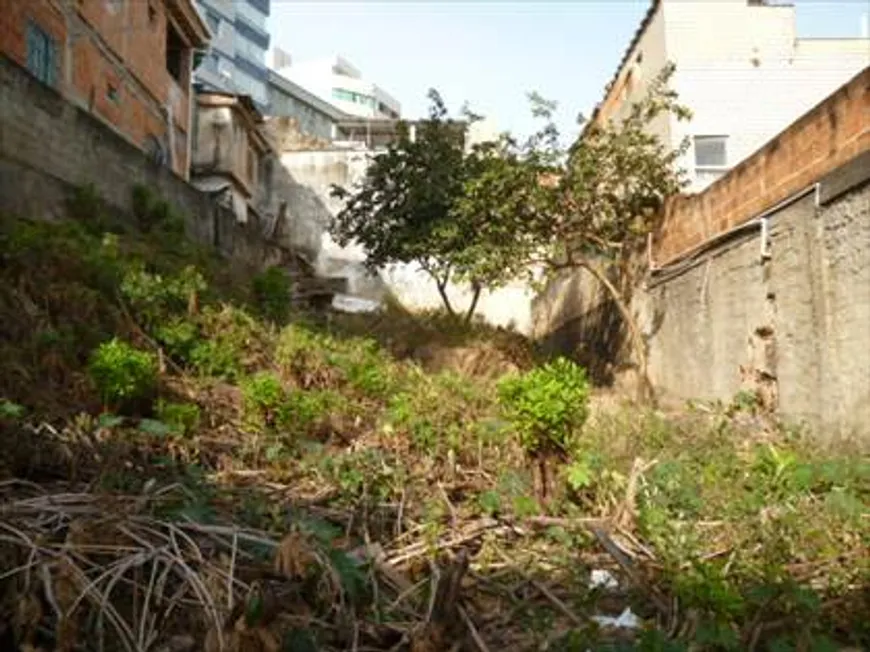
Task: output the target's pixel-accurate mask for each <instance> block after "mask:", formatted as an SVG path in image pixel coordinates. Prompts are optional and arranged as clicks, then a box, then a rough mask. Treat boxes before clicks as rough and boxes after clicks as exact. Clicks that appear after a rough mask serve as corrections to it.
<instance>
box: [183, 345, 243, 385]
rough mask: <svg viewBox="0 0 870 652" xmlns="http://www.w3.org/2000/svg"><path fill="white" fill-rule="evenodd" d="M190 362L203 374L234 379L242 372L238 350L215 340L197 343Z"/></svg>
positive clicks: (191, 353)
mask: <svg viewBox="0 0 870 652" xmlns="http://www.w3.org/2000/svg"><path fill="white" fill-rule="evenodd" d="M190 363H191V364H192V365H193V368H194V369H196V371H197V372H198V373H199V374H200V375H201V376H209V377H213V378H223V379H224V380H229V381H233V380H235V379H236V378H238V377H239V376H240V375H241V373H242V366H241V362H240V361H239V357H238V355H237V354H236V351H235V350H234V349H232V348H231V347H228V346H224V345H222V344H221V343H220V342H216V341H214V340H205V341H200V342H198V343H197V344H195V345H194V346H193V348H192V349H191V351H190Z"/></svg>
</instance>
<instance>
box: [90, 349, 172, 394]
mask: <svg viewBox="0 0 870 652" xmlns="http://www.w3.org/2000/svg"><path fill="white" fill-rule="evenodd" d="M88 373H89V374H90V377H91V379H92V380H93V382H94V384H95V385H96V387H97V390H98V391H99V393H100V396H101V397H102V399H103V403H104V404H106V405H117V404H121V403H125V402H127V401H135V400H140V399H146V398H148V397H149V396H150V395H151V394H152V392H153V391H154V389H155V388H156V386H157V360H156V358H155V356H154V355H153V354H152V353H149V352H147V351H140V350H139V349H136V348H134V347H132V346H130V345H129V344H127V343H126V342H124V341H123V340H119V339H118V338H113V339H111V340H110V341H108V342H105V343H103V344H101V345H100V346H99V347H98V348H97V349H96V350H95V351H94V352H93V354H92V355H91V359H90V363H89V365H88Z"/></svg>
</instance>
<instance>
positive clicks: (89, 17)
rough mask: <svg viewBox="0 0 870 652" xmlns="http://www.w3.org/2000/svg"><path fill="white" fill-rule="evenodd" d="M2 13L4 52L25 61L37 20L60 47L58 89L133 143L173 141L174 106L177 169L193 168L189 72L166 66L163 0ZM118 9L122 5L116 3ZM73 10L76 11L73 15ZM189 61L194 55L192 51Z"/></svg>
mask: <svg viewBox="0 0 870 652" xmlns="http://www.w3.org/2000/svg"><path fill="white" fill-rule="evenodd" d="M3 7H4V8H3V11H2V12H0V54H6V55H7V56H9V57H10V58H11V59H12V60H13V61H15V62H16V63H18V64H20V65H22V66H26V63H27V44H26V26H27V23H28V21H33V22H35V23H36V24H38V25H39V27H40V28H41V29H43V30H44V31H45V32H47V33H48V34H49V35H50V36H51V37H52V38H53V39H54V41H55V45H56V47H57V59H58V61H57V63H58V67H57V88H58V90H60V91H61V92H62V93H63V94H64V95H66V96H67V97H68V98H69V99H71V100H72V101H74V102H76V103H78V104H79V105H80V106H83V107H87V109H88V110H89V111H91V112H93V113H94V114H95V115H97V116H99V117H100V118H101V119H103V120H105V121H106V122H107V123H109V124H110V125H112V126H113V127H114V128H115V129H117V130H118V132H119V133H121V134H123V135H124V136H125V137H126V138H128V139H129V140H130V141H131V142H132V143H134V144H136V145H137V146H139V147H145V146H146V143H147V142H148V140H149V137H154V138H157V139H158V140H159V141H161V142H162V143H163V144H164V146H167V147H168V145H169V142H170V138H169V135H168V131H169V129H170V127H169V125H168V124H167V118H166V116H165V113H164V111H165V107H166V106H167V105H171V106H172V109H173V111H172V113H173V126H172V129H173V130H174V132H175V141H176V147H175V152H174V161H175V165H174V169H175V171H176V173H177V174H179V175H180V176H182V177H186V176H187V170H188V168H189V161H188V153H187V132H188V130H189V124H188V123H189V119H190V110H189V106H190V105H189V96H190V93H189V90H188V89H189V77H190V75H189V73H185V74H184V75H183V77H182V79H181V80H180V82H176V81H175V80H173V79H172V77H171V75H170V74H169V72H168V71H167V69H166V56H165V50H166V32H167V25H168V24H169V23H168V21H169V18H168V15H167V11H166V6H165V1H164V0H141V1H136V2H123V3H118V4H117V6H115V5H114V4H112V3H108V2H105V0H79V2H77V3H76V8H77V12H78V13H77V14H76V13H70V15H68V16H65V15H64V12H63V11H62V9H61V7H60V6H59V4H57V2H56V1H55V0H7V1H6V2H5V3H4V5H3ZM113 7H115V8H113ZM74 16H77V17H76V18H74ZM184 56H185V57H186V59H185V66H187V65H188V64H189V57H190V53H189V52H187V53H186V54H185V55H184Z"/></svg>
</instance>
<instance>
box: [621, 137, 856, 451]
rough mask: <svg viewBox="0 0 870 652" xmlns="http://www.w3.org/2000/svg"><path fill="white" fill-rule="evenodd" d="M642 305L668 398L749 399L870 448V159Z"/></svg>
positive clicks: (675, 273) (669, 281)
mask: <svg viewBox="0 0 870 652" xmlns="http://www.w3.org/2000/svg"><path fill="white" fill-rule="evenodd" d="M814 181H817V182H818V184H819V185H818V190H817V191H816V190H810V191H809V192H807V193H806V194H805V195H804V196H802V197H799V198H797V199H795V200H794V201H793V202H791V203H788V204H787V205H784V206H783V207H782V208H780V209H779V210H777V211H776V212H773V213H771V214H770V216H769V218H768V219H769V222H768V224H769V242H768V243H767V245H768V250H769V257H762V255H761V254H762V244H763V243H762V237H763V235H764V232H763V231H762V229H761V228H760V226H759V225H752V226H748V227H747V228H746V229H744V230H743V231H742V232H738V233H735V234H734V235H733V236H732V237H731V238H730V239H729V240H728V241H724V242H722V243H720V244H719V245H718V246H716V247H715V248H712V249H710V250H709V251H707V252H706V253H705V254H704V255H702V256H699V257H697V258H695V259H693V260H690V261H686V262H685V263H684V264H682V265H679V266H675V267H673V268H671V269H669V270H663V271H662V272H660V273H659V274H657V275H654V276H653V278H652V281H651V282H650V286H649V290H648V292H647V293H646V294H643V295H639V298H641V299H642V300H639V301H637V302H636V308H638V311H639V314H640V315H641V324H642V327H643V329H644V331H645V334H646V335H647V337H648V345H649V372H650V376H651V379H652V381H653V384H654V385H655V387H656V388H657V389H658V390H659V392H660V394H661V395H662V396H663V397H664V398H672V399H678V400H685V399H719V400H723V401H729V400H730V399H731V398H733V397H734V395H735V394H736V393H737V392H738V391H740V390H754V391H757V392H759V394H760V396H762V397H763V398H764V400H765V401H766V402H767V403H768V404H769V405H770V406H771V407H774V408H776V409H777V410H778V411H779V413H780V414H782V415H783V416H785V417H786V418H787V419H788V420H791V421H795V422H803V423H806V424H808V425H809V426H810V427H811V429H812V430H813V431H814V432H815V433H817V435H818V436H820V437H823V438H827V437H838V436H847V437H848V436H858V437H860V438H862V439H864V440H866V441H870V152H867V153H865V154H864V155H862V156H859V157H857V158H854V159H853V160H852V161H850V162H848V163H846V164H845V165H843V166H841V167H839V168H838V169H837V170H834V171H833V172H831V173H830V174H828V175H826V176H823V177H817V178H816V179H815V180H814Z"/></svg>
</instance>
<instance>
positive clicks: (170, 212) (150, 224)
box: [132, 184, 184, 236]
mask: <svg viewBox="0 0 870 652" xmlns="http://www.w3.org/2000/svg"><path fill="white" fill-rule="evenodd" d="M132 204H133V216H134V217H135V218H136V221H137V223H138V224H139V228H140V229H142V231H143V232H146V233H147V232H149V231H152V230H158V231H159V232H160V233H162V234H165V235H169V236H173V235H183V234H184V216H183V215H181V213H179V212H178V211H177V210H176V209H175V208H173V206H172V205H171V204H170V203H169V202H168V201H166V200H165V199H162V198H161V197H160V196H158V195H157V193H156V192H154V190H152V189H151V188H150V187H148V186H144V185H142V184H136V185H135V186H133V191H132Z"/></svg>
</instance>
